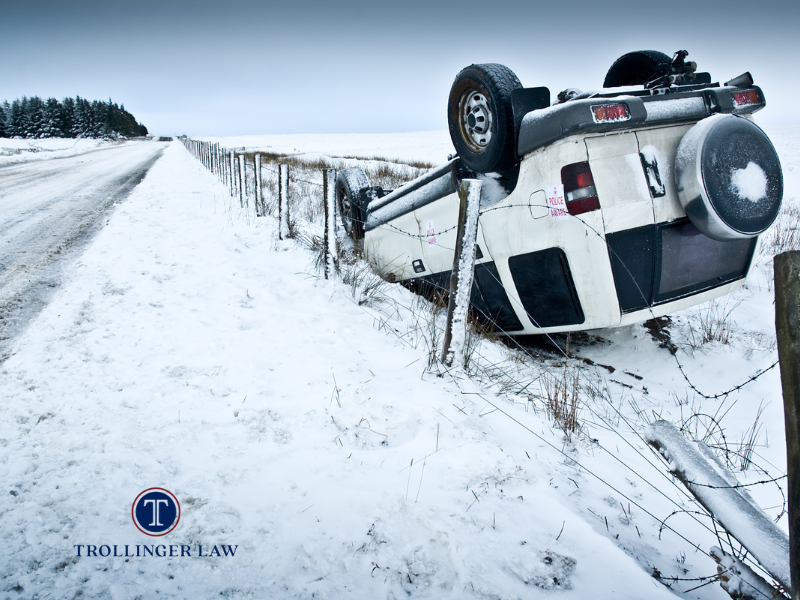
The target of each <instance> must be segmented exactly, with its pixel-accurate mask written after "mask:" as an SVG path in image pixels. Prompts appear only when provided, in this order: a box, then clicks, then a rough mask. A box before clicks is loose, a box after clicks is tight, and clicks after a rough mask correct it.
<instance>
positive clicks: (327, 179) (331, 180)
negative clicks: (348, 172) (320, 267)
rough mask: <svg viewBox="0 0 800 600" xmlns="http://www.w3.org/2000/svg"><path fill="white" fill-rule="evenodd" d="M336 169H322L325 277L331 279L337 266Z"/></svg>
mask: <svg viewBox="0 0 800 600" xmlns="http://www.w3.org/2000/svg"><path fill="white" fill-rule="evenodd" d="M335 184H336V169H323V170H322V209H323V211H324V212H325V233H324V235H323V240H322V245H323V247H324V248H325V279H332V278H333V274H334V273H335V272H336V269H337V267H338V264H337V262H338V261H337V260H336V258H337V255H336V193H335Z"/></svg>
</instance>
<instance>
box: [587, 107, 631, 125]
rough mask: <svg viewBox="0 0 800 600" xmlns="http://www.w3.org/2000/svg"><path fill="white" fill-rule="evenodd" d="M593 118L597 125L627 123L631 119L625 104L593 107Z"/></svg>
mask: <svg viewBox="0 0 800 600" xmlns="http://www.w3.org/2000/svg"><path fill="white" fill-rule="evenodd" d="M592 116H593V117H594V120H595V123H609V122H611V121H627V120H628V119H630V118H631V113H629V112H628V107H627V105H625V104H599V105H596V106H592Z"/></svg>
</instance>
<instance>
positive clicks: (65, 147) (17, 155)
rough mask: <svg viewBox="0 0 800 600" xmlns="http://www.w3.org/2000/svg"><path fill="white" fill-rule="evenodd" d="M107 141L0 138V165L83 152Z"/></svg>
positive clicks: (100, 145) (105, 144)
mask: <svg viewBox="0 0 800 600" xmlns="http://www.w3.org/2000/svg"><path fill="white" fill-rule="evenodd" d="M113 143H119V142H108V141H104V140H95V139H80V140H73V139H61V138H53V139H45V140H23V139H16V138H14V139H9V138H0V166H2V165H8V164H13V163H20V162H28V161H31V160H47V159H50V158H61V157H64V156H74V155H76V154H83V153H84V152H89V151H91V150H95V149H97V148H100V147H103V146H107V145H108V144H113Z"/></svg>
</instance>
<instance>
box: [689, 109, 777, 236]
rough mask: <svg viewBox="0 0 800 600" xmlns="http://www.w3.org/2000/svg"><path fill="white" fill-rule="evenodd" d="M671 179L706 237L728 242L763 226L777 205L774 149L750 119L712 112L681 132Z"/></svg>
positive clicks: (696, 224)
mask: <svg viewBox="0 0 800 600" xmlns="http://www.w3.org/2000/svg"><path fill="white" fill-rule="evenodd" d="M675 184H676V186H677V189H678V199H679V200H680V202H681V204H682V205H683V208H684V210H685V211H686V215H687V216H688V217H689V219H690V220H691V221H692V223H693V224H694V225H695V227H697V228H698V229H699V230H700V231H702V232H703V233H704V234H706V235H707V236H708V237H710V238H712V239H715V240H719V241H729V240H738V239H742V238H750V237H754V236H756V235H758V234H759V233H762V232H763V231H765V230H766V229H767V228H768V227H769V226H770V225H772V222H773V221H774V220H775V217H777V216H778V211H779V210H780V207H781V199H782V198H783V173H782V172H781V164H780V161H779V160H778V154H777V153H776V152H775V148H774V147H773V146H772V143H771V142H770V141H769V138H768V137H767V136H766V134H765V133H764V132H763V131H761V129H760V128H759V127H758V126H757V125H755V124H754V123H753V122H752V121H750V120H748V119H745V118H744V117H739V116H736V115H713V116H711V117H708V118H706V119H703V120H702V121H700V122H699V123H697V124H696V125H695V126H694V127H692V128H691V129H690V130H689V131H688V132H686V135H684V136H683V139H682V140H681V143H680V145H679V146H678V152H677V155H676V157H675Z"/></svg>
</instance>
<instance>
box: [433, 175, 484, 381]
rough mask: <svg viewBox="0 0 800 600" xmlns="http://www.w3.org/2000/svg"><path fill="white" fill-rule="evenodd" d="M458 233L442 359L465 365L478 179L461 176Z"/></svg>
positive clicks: (478, 196) (445, 361) (473, 267)
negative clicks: (462, 177)
mask: <svg viewBox="0 0 800 600" xmlns="http://www.w3.org/2000/svg"><path fill="white" fill-rule="evenodd" d="M458 198H459V200H460V201H461V203H460V205H459V209H458V233H457V234H456V250H455V256H454V257H453V270H452V272H451V273H450V296H449V299H448V302H447V324H446V325H445V330H444V341H443V344H442V362H443V363H444V364H445V365H446V366H448V367H451V366H453V365H455V366H456V367H457V368H459V369H460V368H463V367H464V358H465V351H466V343H465V342H466V336H467V317H468V315H467V313H468V310H469V298H470V294H471V292H472V279H473V276H474V274H475V241H476V237H477V235H478V216H479V214H480V208H481V206H480V205H481V182H480V180H478V179H464V180H463V181H462V182H461V188H460V189H459V190H458Z"/></svg>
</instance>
